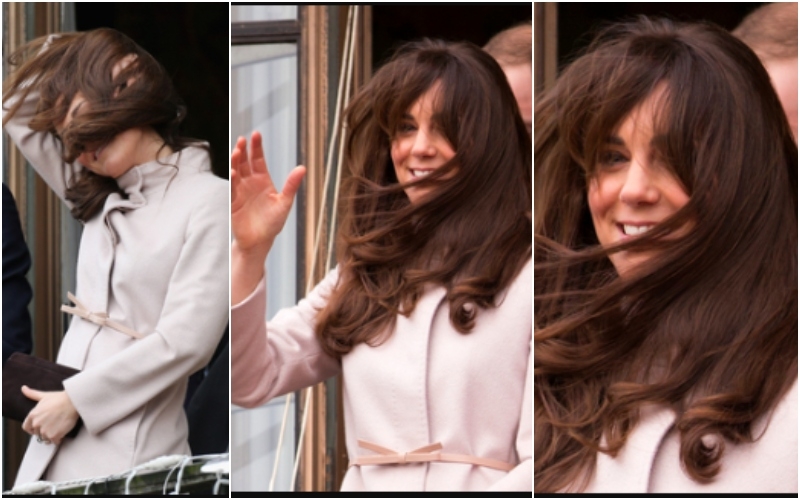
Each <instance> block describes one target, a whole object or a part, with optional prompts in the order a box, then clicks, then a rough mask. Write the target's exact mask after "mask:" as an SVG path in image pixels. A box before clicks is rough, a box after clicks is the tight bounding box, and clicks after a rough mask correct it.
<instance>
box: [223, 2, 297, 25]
mask: <svg viewBox="0 0 800 500" xmlns="http://www.w3.org/2000/svg"><path fill="white" fill-rule="evenodd" d="M285 19H297V5H232V6H231V22H234V23H237V22H247V21H280V20H285Z"/></svg>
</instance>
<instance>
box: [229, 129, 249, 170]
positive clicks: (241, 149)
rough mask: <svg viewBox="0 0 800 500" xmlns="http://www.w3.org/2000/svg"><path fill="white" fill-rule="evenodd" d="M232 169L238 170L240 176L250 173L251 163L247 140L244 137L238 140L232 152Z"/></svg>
mask: <svg viewBox="0 0 800 500" xmlns="http://www.w3.org/2000/svg"><path fill="white" fill-rule="evenodd" d="M231 171H238V173H239V176H240V178H241V177H247V176H249V175H250V165H249V163H248V161H247V141H246V140H245V138H244V137H239V138H238V139H237V140H236V146H234V148H233V152H232V153H231Z"/></svg>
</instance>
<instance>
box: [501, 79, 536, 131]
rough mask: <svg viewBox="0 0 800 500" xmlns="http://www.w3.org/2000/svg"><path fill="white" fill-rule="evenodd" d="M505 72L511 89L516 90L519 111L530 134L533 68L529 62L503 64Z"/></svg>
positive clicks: (515, 95)
mask: <svg viewBox="0 0 800 500" xmlns="http://www.w3.org/2000/svg"><path fill="white" fill-rule="evenodd" d="M503 73H505V74H506V79H507V80H508V84H509V85H510V86H511V91H512V92H514V97H515V98H516V99H517V105H518V106H519V111H520V113H521V114H522V121H524V122H525V126H526V127H527V128H528V134H531V130H532V129H531V123H532V119H531V117H532V115H533V113H532V111H531V109H532V105H531V102H532V99H531V94H532V90H531V89H532V86H533V76H532V68H531V66H530V65H528V64H519V65H515V66H503Z"/></svg>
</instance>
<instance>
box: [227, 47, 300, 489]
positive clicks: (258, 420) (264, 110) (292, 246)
mask: <svg viewBox="0 0 800 500" xmlns="http://www.w3.org/2000/svg"><path fill="white" fill-rule="evenodd" d="M298 87H299V85H298V75H297V45H296V44H262V45H235V46H233V47H231V149H232V148H233V145H234V143H235V141H236V139H237V137H239V136H243V137H246V138H247V139H248V143H249V139H250V134H251V133H252V131H253V130H258V131H259V132H261V136H262V137H263V146H264V153H265V156H266V159H267V165H268V167H269V171H270V175H271V176H272V180H273V182H274V183H275V186H276V188H277V189H278V190H280V189H282V188H283V184H284V183H285V182H286V177H287V176H288V174H289V172H290V171H291V170H292V169H293V168H294V167H295V166H296V165H297V149H298V148H297V130H298V128H297V113H298V98H297V93H298ZM296 207H297V203H295V205H294V207H293V208H292V212H291V213H290V215H289V219H288V220H287V221H286V225H285V226H284V229H283V231H282V232H281V234H280V235H279V236H278V238H277V239H276V240H275V244H274V245H273V247H272V250H271V251H270V254H269V257H268V259H267V280H268V281H267V289H268V290H269V297H270V299H269V303H268V308H267V318H271V317H272V316H274V315H275V313H276V312H277V311H278V310H279V309H281V308H283V307H287V306H292V305H294V304H295V303H296V296H297V292H296V289H295V288H296V287H295V284H296V282H297V258H296V256H297V254H298V252H299V250H298V248H297V229H298V228H297V215H296ZM267 318H265V319H267ZM284 401H285V398H283V397H282V398H278V399H276V400H273V401H270V402H269V403H268V404H266V405H264V406H262V407H260V408H256V409H253V410H242V409H237V408H234V409H233V412H232V417H231V423H232V425H231V427H232V428H231V436H232V442H231V450H232V451H231V455H232V468H233V471H232V473H231V477H232V481H233V482H232V485H231V491H254V490H255V491H267V490H268V488H269V481H270V479H271V477H272V470H273V467H274V463H275V459H276V451H277V446H278V439H279V435H280V429H281V421H282V420H283V411H284ZM294 422H295V416H294V405H291V407H290V410H289V419H288V422H287V429H286V431H285V434H284V439H283V446H282V449H281V452H280V455H281V457H280V467H279V470H278V477H277V480H276V483H275V491H288V490H289V487H290V481H291V472H292V466H293V460H294V452H295V447H294V435H295V430H294Z"/></svg>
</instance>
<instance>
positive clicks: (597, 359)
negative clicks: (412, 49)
mask: <svg viewBox="0 0 800 500" xmlns="http://www.w3.org/2000/svg"><path fill="white" fill-rule="evenodd" d="M535 117H536V118H535V126H534V130H535V134H536V144H535V148H534V150H535V154H534V158H535V162H536V165H537V172H536V182H537V200H536V221H535V247H536V248H535V251H534V254H535V257H534V260H535V266H534V268H535V276H536V277H535V284H534V296H535V301H534V309H535V312H534V314H535V319H534V322H535V327H536V332H535V334H534V351H535V356H534V380H535V383H534V391H535V403H534V420H535V436H536V438H535V452H534V454H535V467H534V470H535V472H534V484H535V491H536V492H541V493H545V492H576V491H577V492H607V493H612V492H613V493H621V492H630V493H637V492H638V493H645V492H667V491H671V492H683V493H692V492H722V491H725V492H737V491H738V492H746V491H755V492H796V491H797V147H796V145H795V143H794V140H793V136H792V131H791V128H790V127H789V124H788V122H787V120H786V117H785V115H784V113H783V111H782V108H781V103H780V101H779V100H778V98H777V96H776V95H775V92H774V90H773V89H772V86H771V85H770V80H769V76H768V75H767V73H766V71H765V70H764V68H763V66H762V65H761V63H760V62H759V60H758V58H757V57H756V55H755V54H754V53H753V52H752V51H751V50H750V49H748V48H747V47H746V46H745V45H744V44H743V43H741V42H740V41H738V40H736V39H735V38H734V37H733V36H731V35H730V34H728V33H727V32H725V31H724V30H722V29H720V28H718V27H715V26H713V25H706V24H680V23H673V22H671V21H667V20H650V19H646V18H642V19H639V20H638V21H635V22H630V23H623V24H618V25H614V26H612V27H609V28H607V29H606V30H605V31H603V32H602V33H601V34H600V35H599V36H598V37H597V39H596V40H595V41H594V42H593V44H592V45H591V46H590V47H589V48H588V49H587V51H586V53H585V54H584V55H582V56H581V57H579V58H577V59H576V60H575V61H574V62H572V63H571V64H570V65H569V66H568V67H567V68H566V69H564V71H563V73H562V75H561V76H560V77H559V79H558V80H557V82H556V84H555V87H554V88H553V89H552V90H550V91H549V92H548V93H547V94H546V95H543V96H542V97H541V99H540V100H539V102H538V104H537V106H536V111H535Z"/></svg>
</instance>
